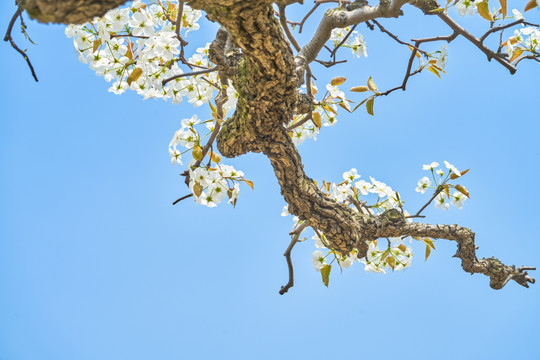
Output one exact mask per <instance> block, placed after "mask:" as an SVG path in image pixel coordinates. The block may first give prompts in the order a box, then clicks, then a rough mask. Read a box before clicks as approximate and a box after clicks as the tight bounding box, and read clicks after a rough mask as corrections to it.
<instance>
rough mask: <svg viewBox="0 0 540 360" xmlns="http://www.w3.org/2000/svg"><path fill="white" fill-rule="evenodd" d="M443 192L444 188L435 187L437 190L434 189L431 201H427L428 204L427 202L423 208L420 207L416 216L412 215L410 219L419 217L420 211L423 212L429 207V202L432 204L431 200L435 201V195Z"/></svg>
mask: <svg viewBox="0 0 540 360" xmlns="http://www.w3.org/2000/svg"><path fill="white" fill-rule="evenodd" d="M443 190H444V187H442V186H439V187H437V189H436V190H435V192H434V193H433V196H432V197H431V199H429V200H428V202H427V203H426V204H425V205H424V206H422V207H421V208H420V210H418V211H417V212H416V214H414V215H413V216H411V217H420V214H421V213H422V211H424V210H425V209H426V208H427V207H428V206H429V204H431V202H432V201H433V200H435V198H436V197H437V195H439V194H440V193H441V192H442V191H443Z"/></svg>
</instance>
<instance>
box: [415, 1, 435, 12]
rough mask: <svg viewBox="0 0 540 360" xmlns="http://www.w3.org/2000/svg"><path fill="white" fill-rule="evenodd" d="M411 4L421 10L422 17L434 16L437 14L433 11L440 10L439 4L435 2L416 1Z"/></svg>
mask: <svg viewBox="0 0 540 360" xmlns="http://www.w3.org/2000/svg"><path fill="white" fill-rule="evenodd" d="M411 4H412V5H414V6H416V7H417V8H419V9H420V10H422V12H423V13H424V15H436V14H437V12H435V11H434V10H437V9H439V8H440V6H439V3H437V1H436V0H417V1H415V2H411Z"/></svg>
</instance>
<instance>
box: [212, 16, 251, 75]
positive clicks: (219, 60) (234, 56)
mask: <svg viewBox="0 0 540 360" xmlns="http://www.w3.org/2000/svg"><path fill="white" fill-rule="evenodd" d="M208 58H209V59H210V61H212V62H213V63H214V64H216V65H217V66H218V68H219V71H220V73H221V74H223V75H226V76H227V77H228V78H231V77H233V76H234V75H235V74H236V73H237V70H238V64H239V63H240V61H241V60H242V58H243V55H242V53H241V52H240V49H238V47H236V46H235V45H234V43H233V42H232V40H231V37H230V36H229V33H228V32H227V30H225V28H224V27H221V28H220V29H219V30H218V32H217V34H216V38H215V40H214V41H213V42H212V44H211V45H210V48H209V51H208Z"/></svg>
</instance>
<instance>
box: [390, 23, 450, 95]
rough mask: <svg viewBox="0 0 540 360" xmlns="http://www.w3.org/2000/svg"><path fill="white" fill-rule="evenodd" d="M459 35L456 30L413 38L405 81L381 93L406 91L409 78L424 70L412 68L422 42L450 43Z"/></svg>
mask: <svg viewBox="0 0 540 360" xmlns="http://www.w3.org/2000/svg"><path fill="white" fill-rule="evenodd" d="M458 35H459V33H458V32H456V31H454V32H453V33H452V34H451V35H447V36H435V37H430V38H423V39H412V41H414V46H413V47H412V48H413V50H412V53H411V56H410V57H409V61H408V63H407V71H405V77H404V78H403V82H402V83H401V85H400V86H396V87H395V88H392V89H390V90H388V91H386V92H384V93H381V95H384V96H387V95H388V94H390V93H392V92H393V91H396V90H400V89H401V90H403V91H405V90H406V89H407V82H408V81H409V78H410V77H411V76H414V75H416V74H418V73H420V72H422V70H423V68H418V69H417V70H415V71H413V72H412V73H411V69H412V65H413V62H414V58H415V56H416V53H417V51H422V50H420V48H419V46H420V44H422V43H425V42H433V41H446V42H449V43H450V42H452V41H453V40H454V39H455V38H456V37H457V36H458Z"/></svg>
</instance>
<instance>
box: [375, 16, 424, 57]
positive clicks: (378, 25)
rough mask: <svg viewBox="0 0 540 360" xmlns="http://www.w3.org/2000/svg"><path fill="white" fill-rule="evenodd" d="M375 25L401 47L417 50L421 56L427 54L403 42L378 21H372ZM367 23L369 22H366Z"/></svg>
mask: <svg viewBox="0 0 540 360" xmlns="http://www.w3.org/2000/svg"><path fill="white" fill-rule="evenodd" d="M372 21H373V23H374V24H375V25H377V27H378V28H379V30H380V31H382V32H383V33H385V34H387V35H388V36H390V37H391V38H392V39H394V40H395V41H397V42H398V43H400V44H401V45H407V46H410V47H411V48H413V49H416V50H417V51H418V52H419V53H421V54H426V52H425V51H424V50H422V49H419V48H417V47H415V46H414V45H412V44H409V43H408V42H405V41H402V40H400V39H399V38H398V37H397V36H396V35H394V34H392V33H391V32H390V31H388V30H386V28H385V27H384V26H382V25H381V24H380V23H379V22H378V21H377V20H375V19H373V20H372ZM366 22H367V21H366Z"/></svg>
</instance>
